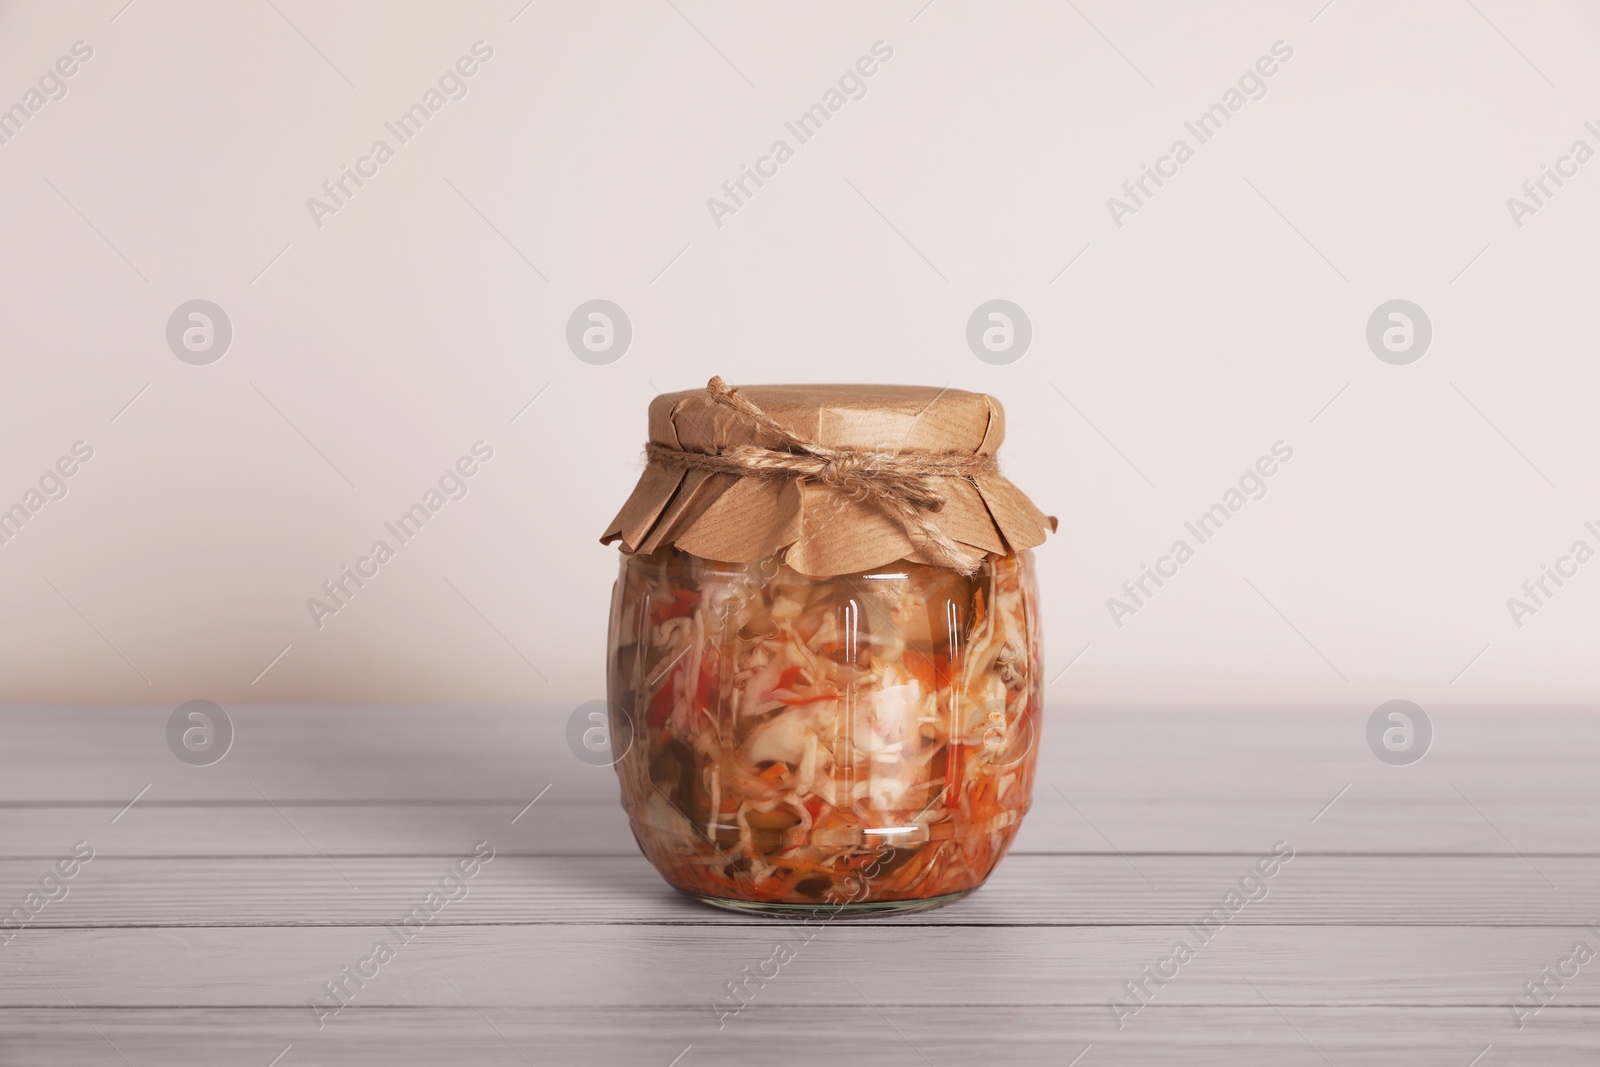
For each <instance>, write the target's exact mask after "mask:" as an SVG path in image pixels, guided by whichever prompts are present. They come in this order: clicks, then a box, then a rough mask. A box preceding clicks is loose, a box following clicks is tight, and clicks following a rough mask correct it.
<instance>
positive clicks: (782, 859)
mask: <svg viewBox="0 0 1600 1067" xmlns="http://www.w3.org/2000/svg"><path fill="white" fill-rule="evenodd" d="M1036 604H1037V594H1036V592H1035V587H1034V582H1033V572H1032V560H1031V557H1030V554H1029V553H1028V552H1026V551H1024V552H1022V553H1020V554H1013V555H1009V556H1005V557H1001V558H991V559H989V560H988V561H986V562H985V563H984V565H983V566H982V567H981V568H980V569H979V570H978V571H977V573H975V574H974V575H972V576H971V577H970V578H969V577H964V576H962V575H960V574H957V573H955V572H953V571H950V570H946V569H942V568H937V567H930V566H924V565H921V564H912V563H900V564H896V565H894V566H891V567H887V568H883V569H880V570H877V571H873V572H868V573H864V574H854V575H843V576H839V577H835V578H824V579H812V578H807V577H804V576H802V575H800V574H798V573H796V572H794V571H792V570H790V569H789V568H788V567H786V566H784V565H783V564H782V563H781V562H779V561H777V560H767V561H765V562H763V563H756V564H729V563H714V562H710V561H706V560H703V559H699V558H697V557H694V556H691V555H688V554H685V553H681V552H678V551H677V550H675V549H670V548H669V549H665V550H663V551H661V552H658V553H656V554H654V555H650V556H645V555H638V556H632V557H627V558H625V559H624V561H623V567H622V576H621V578H620V579H619V581H618V583H617V588H616V591H615V595H614V602H613V605H612V622H611V626H612V634H611V638H612V648H613V649H614V650H615V651H614V655H613V659H612V663H611V667H610V679H609V684H610V693H611V697H612V705H613V714H620V715H626V716H628V717H629V719H630V723H629V724H628V726H629V727H631V730H627V731H624V730H622V729H620V728H619V729H618V730H616V731H614V732H615V734H616V735H617V736H623V735H624V734H627V735H629V736H632V737H633V738H634V742H633V745H632V747H631V748H630V749H629V751H628V752H627V754H626V755H625V756H624V757H623V758H622V760H621V761H620V762H619V763H618V764H617V770H618V773H619V775H620V777H621V782H622V794H623V803H624V805H625V806H626V808H627V810H628V813H629V816H630V819H631V822H632V825H633V831H634V835H635V837H636V838H637V839H638V841H639V846H640V848H641V849H642V850H643V851H644V853H645V855H646V856H647V857H648V858H649V859H650V860H651V862H652V863H654V864H655V866H656V867H657V869H659V870H660V871H661V872H662V873H663V875H664V876H665V877H666V878H667V880H668V881H669V882H670V883H672V884H673V885H674V886H676V887H677V888H678V889H680V890H682V891H684V892H686V893H689V894H690V895H692V896H695V897H697V898H700V899H709V900H710V901H711V902H718V901H728V902H731V901H744V902H755V903H757V904H758V905H759V904H762V903H765V904H771V905H775V906H777V907H780V908H781V907H783V906H806V905H809V906H818V905H821V904H826V903H839V902H843V901H848V902H849V903H850V905H851V906H857V905H861V904H866V905H873V904H887V903H889V902H895V901H925V900H931V899H934V898H946V897H949V898H953V897H954V896H955V895H959V894H962V893H965V892H968V891H970V890H972V889H973V888H975V887H976V886H978V885H979V884H980V883H982V881H983V880H984V879H985V878H986V877H987V876H988V874H989V872H990V870H991V869H992V868H993V867H994V865H995V864H996V863H997V862H998V861H999V860H1000V858H1001V856H1002V855H1004V853H1005V851H1006V848H1007V847H1008V846H1009V845H1010V843H1011V840H1012V838H1013V837H1014V836H1015V834H1016V831H1017V827H1018V824H1019V823H1020V821H1021V819H1022V816H1023V815H1024V814H1025V813H1026V811H1027V809H1028V805H1029V799H1030V797H1031V795H1032V787H1033V772H1034V755H1035V745H1036V742H1037V739H1038V735H1039V720H1040V714H1041V705H1042V689H1043V686H1042V682H1041V680H1040V670H1041V667H1040V651H1039V646H1038V632H1039V627H1038V621H1037V618H1036V614H1037V607H1036Z"/></svg>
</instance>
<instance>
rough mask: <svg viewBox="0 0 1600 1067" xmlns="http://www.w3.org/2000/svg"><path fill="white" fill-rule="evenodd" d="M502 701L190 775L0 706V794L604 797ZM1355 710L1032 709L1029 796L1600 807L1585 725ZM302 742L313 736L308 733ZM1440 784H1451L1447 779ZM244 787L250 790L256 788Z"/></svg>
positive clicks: (299, 722) (129, 746) (95, 711)
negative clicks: (0, 744) (546, 792)
mask: <svg viewBox="0 0 1600 1067" xmlns="http://www.w3.org/2000/svg"><path fill="white" fill-rule="evenodd" d="M567 710H568V709H560V708H550V707H544V708H538V709H528V708H501V707H467V708H449V707H366V706H361V707H319V706H293V707H269V706H245V707H238V708H235V709H233V711H232V718H233V720H234V727H235V738H234V743H233V748H232V750H231V751H230V752H229V753H228V755H227V756H226V757H225V758H224V759H223V760H222V761H221V762H219V763H217V764H215V765H213V766H211V767H190V766H188V765H186V764H184V763H182V762H180V761H179V760H178V759H177V758H176V757H174V756H173V755H172V754H171V753H170V752H168V751H167V749H166V738H165V726H166V719H167V716H168V714H170V711H171V709H169V708H149V707H145V708H121V709H107V708H80V707H61V708H56V707H49V708H43V707H10V708H5V709H0V732H3V735H4V736H5V737H6V739H7V744H6V746H5V747H4V750H3V751H0V802H12V803H16V802H30V803H37V802H55V803H59V802H63V801H78V800H98V801H102V802H104V803H107V804H112V803H115V804H118V805H121V804H126V803H127V802H128V800H129V799H131V798H132V797H133V796H135V795H136V794H138V793H139V792H140V791H141V790H144V789H145V787H146V786H148V787H149V792H148V793H147V797H146V798H147V799H149V800H168V801H171V800H214V799H222V800H243V801H251V802H256V801H259V800H260V797H261V793H265V794H266V795H267V796H269V797H270V798H271V799H272V800H274V801H276V802H278V803H282V802H284V801H303V800H326V801H334V800H337V801H348V800H432V799H445V800H480V801H485V802H493V803H499V804H518V805H519V806H520V805H521V804H526V803H527V801H528V800H529V799H531V798H532V797H533V796H534V795H535V794H537V793H538V791H539V790H540V789H542V788H544V786H545V785H547V784H549V783H551V782H560V783H561V788H562V792H563V793H564V795H566V796H567V797H568V798H569V799H589V800H610V799H613V798H614V797H615V796H616V782H615V779H614V776H613V775H612V774H611V772H610V771H609V770H608V769H606V768H591V767H587V766H585V765H583V764H582V763H580V762H579V761H578V760H576V758H574V757H573V756H572V755H571V753H570V752H569V751H568V749H567V745H566V740H565V723H566V711H567ZM1366 715H1367V710H1361V711H1350V712H1336V713H1335V712H1328V713H1294V714H1265V713H1227V714H1202V713H1187V714H1185V713H1146V712H1117V713H1107V712H1073V713H1071V714H1063V713H1062V712H1061V711H1060V710H1055V711H1052V712H1051V713H1050V714H1049V715H1048V724H1047V726H1046V728H1045V730H1044V732H1043V743H1042V747H1041V750H1040V760H1041V767H1042V770H1041V777H1040V789H1039V792H1040V794H1041V795H1043V794H1044V793H1046V792H1053V789H1052V787H1051V785H1050V783H1054V784H1055V785H1056V786H1059V787H1060V788H1062V789H1063V790H1064V791H1065V792H1066V793H1067V794H1068V795H1069V796H1071V797H1072V798H1073V799H1074V800H1079V799H1089V800H1118V801H1126V800H1158V801H1170V800H1174V799H1214V800H1244V799H1266V800H1289V801H1296V802H1305V803H1307V804H1311V805H1313V806H1317V805H1320V804H1323V803H1326V801H1327V800H1328V799H1329V798H1331V797H1332V796H1334V795H1335V794H1336V793H1337V792H1338V791H1339V790H1341V789H1343V788H1344V787H1345V786H1346V785H1350V786H1351V787H1352V789H1351V794H1352V798H1354V797H1364V798H1366V799H1368V800H1375V799H1385V800H1398V799H1412V800H1422V801H1432V802H1440V801H1443V800H1445V799H1447V798H1449V797H1452V796H1455V795H1456V794H1455V792H1454V789H1455V787H1457V786H1459V787H1460V788H1461V789H1463V790H1465V791H1466V792H1467V793H1468V795H1469V796H1470V797H1471V798H1472V799H1473V800H1474V801H1476V802H1480V803H1482V802H1495V803H1515V802H1528V801H1534V800H1539V801H1565V802H1569V803H1577V802H1600V775H1596V774H1594V772H1593V768H1594V766H1595V763H1596V761H1597V760H1600V717H1589V716H1581V715H1570V714H1548V713H1545V714H1536V713H1531V712H1530V713H1525V714H1504V715H1489V714H1476V713H1472V714H1469V713H1446V712H1444V711H1441V712H1440V713H1439V714H1438V715H1436V716H1435V721H1434V726H1435V734H1436V739H1435V742H1434V746H1433V750H1432V751H1431V752H1430V753H1429V755H1428V756H1427V757H1426V758H1425V759H1423V760H1422V761H1421V762H1419V763H1416V764H1414V765H1412V766H1409V767H1391V766H1388V765H1386V764H1384V763H1381V762H1379V761H1378V760H1377V759H1376V758H1375V757H1374V756H1373V755H1372V754H1371V752H1369V751H1368V750H1367V748H1366V742H1365V723H1366ZM312 739H314V740H312ZM1452 783H1453V784H1452ZM258 790H259V792H258Z"/></svg>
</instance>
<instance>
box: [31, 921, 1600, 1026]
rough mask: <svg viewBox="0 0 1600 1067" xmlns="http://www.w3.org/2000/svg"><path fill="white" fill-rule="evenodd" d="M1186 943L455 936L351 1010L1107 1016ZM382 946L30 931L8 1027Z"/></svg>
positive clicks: (1527, 948) (605, 932) (1455, 990)
mask: <svg viewBox="0 0 1600 1067" xmlns="http://www.w3.org/2000/svg"><path fill="white" fill-rule="evenodd" d="M1180 936H1183V935H1182V932H1181V931H1179V930H1178V929H1177V928H1174V927H1161V926H1135V927H1051V926H1046V927H1030V926H955V927H933V926H930V927H923V928H920V929H918V930H917V931H916V932H915V933H914V934H913V933H912V932H910V931H908V930H906V929H904V928H900V927H895V926H891V925H851V924H846V923H838V922H836V923H831V924H825V925H823V926H822V927H821V928H820V929H819V930H818V931H817V933H816V934H815V935H814V936H813V937H812V938H811V939H810V940H809V941H806V940H805V937H804V931H803V930H801V929H799V928H798V927H795V928H790V929H787V930H783V929H779V928H776V927H774V926H773V925H772V924H770V923H763V924H752V925H711V926H704V925H697V926H653V927H652V926H645V927H639V926H556V925H550V926H537V925H535V926H439V927H434V928H429V929H425V930H423V931H422V932H421V933H419V934H418V935H417V936H416V937H415V939H414V940H412V941H411V942H410V943H409V944H403V945H399V947H398V948H397V951H396V955H395V958H394V959H392V960H391V961H390V962H389V963H388V964H387V965H385V966H383V967H381V968H380V969H378V971H377V973H376V976H375V977H373V978H372V979H371V980H370V981H368V982H367V983H366V985H365V987H364V988H361V989H359V990H358V991H356V993H355V994H354V997H353V999H354V1002H355V1003H356V1004H357V1005H359V1006H362V1007H365V1006H377V1005H388V1006H405V1005H430V1004H433V1005H448V1004H453V1003H457V1002H458V1000H459V997H460V996H461V995H462V994H465V996H466V997H468V998H469V999H470V1000H471V1002H472V1003H474V1004H476V1005H477V1006H478V1007H480V1008H484V1009H485V1010H487V1009H489V1008H499V1007H515V1006H529V1005H538V1006H543V1007H550V1006H588V1007H601V1006H605V1007H615V1008H627V1007H634V1006H640V1005H654V1006H672V1005H677V1006H686V1007H694V1008H702V1009H703V1008H705V1007H706V1005H707V1004H708V1003H709V1002H710V1000H711V998H713V997H721V996H725V995H727V983H728V982H730V981H732V980H734V979H736V978H739V977H740V976H741V975H742V973H743V969H744V968H745V967H747V966H748V967H750V968H752V969H756V968H761V967H763V966H764V964H765V961H768V960H770V959H773V958H774V957H775V953H776V952H777V949H778V945H779V944H780V943H782V944H784V945H787V946H789V947H790V948H791V949H792V951H793V952H794V957H793V959H791V960H790V961H789V962H788V964H787V965H786V966H783V967H781V968H780V969H779V971H778V975H777V977H776V978H774V979H773V980H772V981H771V982H769V983H768V984H767V986H766V987H765V988H763V989H762V990H761V992H760V999H761V1002H762V1003H763V1004H764V1005H765V1004H771V1005H773V1006H775V1007H784V1006H792V1007H798V1006H805V1007H807V1008H815V1007H819V1006H825V1005H832V1004H839V1003H849V1002H852V1001H853V1000H854V999H855V997H854V994H853V992H852V990H851V987H850V984H849V981H847V980H846V979H849V980H850V981H855V982H856V983H857V984H858V985H859V986H860V988H861V990H862V991H863V992H865V993H867V995H868V996H870V997H871V999H872V1000H873V1001H874V1002H875V1003H878V1004H881V1005H888V1004H924V1005H929V1004H966V1005H986V1006H989V1007H991V1008H993V1009H995V1010H997V1011H1005V1010H1010V1009H1012V1008H1015V1007H1018V1006H1027V1005H1033V1006H1044V1005H1079V1006H1083V1007H1100V1008H1103V1007H1104V1005H1105V1004H1106V1002H1107V1000H1108V999H1109V998H1111V997H1113V996H1118V995H1122V991H1123V985H1124V983H1125V982H1127V981H1130V980H1132V979H1135V978H1137V977H1139V975H1140V972H1141V969H1142V968H1143V967H1145V966H1147V965H1152V966H1153V965H1154V964H1155V963H1156V961H1158V960H1159V959H1162V958H1164V957H1167V956H1169V955H1170V954H1171V952H1172V946H1173V944H1174V941H1175V939H1176V938H1178V937H1180ZM382 938H388V939H390V940H391V941H394V942H398V939H397V938H396V936H395V935H394V934H392V933H390V932H388V931H387V930H386V929H385V928H383V927H377V926H339V927H321V928H315V929H311V928H304V927H286V928H266V929H264V928H255V927H250V928H240V927H209V928H192V929H94V930H26V931H23V932H22V933H21V934H19V935H18V936H17V937H16V939H15V940H13V941H12V942H11V943H10V944H8V945H6V946H5V948H4V952H5V962H6V965H5V967H4V969H0V1007H52V1006H56V1005H59V1004H60V1003H61V998H62V997H63V996H64V997H65V998H66V999H67V1000H69V1001H71V1002H72V1003H74V1004H77V1005H79V1006H97V1007H139V1006H152V1007H246V1006H256V1007H272V1006H277V1007H299V1006H302V1005H304V1003H305V1002H306V1000H307V998H309V997H312V996H314V995H318V994H319V993H320V992H322V991H323V990H324V987H325V983H327V982H328V981H330V980H332V979H333V978H335V977H338V976H339V975H340V974H341V971H342V968H344V967H345V966H346V965H349V966H352V967H354V966H357V965H359V963H360V961H361V960H363V959H367V958H370V957H371V956H372V953H373V950H374V946H375V944H376V943H377V942H378V941H379V939H382ZM1582 938H1590V939H1591V941H1590V944H1591V945H1592V944H1593V940H1592V939H1593V938H1594V934H1593V933H1592V932H1591V931H1588V930H1586V929H1584V928H1581V927H1577V926H1572V927H1544V928H1540V929H1538V930H1528V929H1508V928H1501V927H1482V928H1478V929H1474V930H1472V931H1470V932H1464V931H1462V930H1461V929H1458V928H1451V927H1396V926H1383V927H1376V926H1348V927H1325V926H1288V927H1284V926H1248V925H1237V926H1233V927H1230V928H1227V929H1224V930H1222V931H1221V932H1220V933H1218V934H1217V935H1216V936H1215V938H1214V939H1213V940H1212V941H1211V942H1210V943H1209V944H1205V945H1203V946H1200V947H1198V949H1197V951H1196V952H1195V956H1194V958H1193V959H1192V960H1191V961H1190V962H1189V963H1188V964H1186V965H1184V966H1183V967H1182V969H1181V971H1180V972H1179V973H1178V976H1177V977H1176V978H1175V979H1173V980H1172V981H1170V982H1168V983H1167V984H1166V986H1165V987H1164V988H1162V989H1161V990H1160V991H1159V993H1158V994H1157V998H1156V1003H1157V1004H1159V1005H1160V1006H1163V1007H1165V1006H1176V1005H1191V1006H1201V1005H1234V1006H1241V1007H1244V1006H1254V1005H1259V1004H1260V1003H1261V996H1262V995H1263V994H1265V995H1266V996H1267V997H1268V998H1270V999H1271V1001H1272V1002H1273V1003H1275V1004H1277V1005H1278V1006H1280V1007H1288V1006H1303V1007H1316V1006H1319V1005H1334V1006H1349V1007H1355V1006H1362V1005H1368V1006H1371V1005H1390V1006H1399V1005H1407V1006H1418V1007H1420V1006H1428V1005H1435V1006H1436V1005H1441V1004H1444V1005H1454V1006H1476V1007H1482V1008H1496V1009H1500V1010H1501V1011H1505V1004H1506V1002H1507V1000H1508V998H1510V997H1511V996H1513V995H1514V994H1517V993H1518V992H1519V991H1520V990H1521V989H1522V987H1523V983H1524V982H1526V981H1529V980H1530V979H1533V978H1536V977H1538V976H1539V974H1540V969H1541V968H1542V967H1544V966H1545V965H1547V964H1553V963H1554V962H1555V961H1556V960H1557V959H1559V958H1562V957H1564V956H1566V955H1567V954H1568V953H1569V952H1570V951H1571V948H1572V946H1573V945H1574V944H1575V943H1576V942H1577V941H1578V940H1580V939H1582ZM1191 940H1194V939H1193V938H1191ZM770 969H771V968H770V967H769V968H768V970H769V971H770ZM368 972H369V973H371V968H368ZM47 980H48V982H47ZM49 982H53V983H54V984H55V986H56V987H57V990H59V992H57V990H53V989H51V987H50V985H49V984H48V983H49ZM452 982H453V983H455V987H456V988H459V990H460V993H458V992H457V991H456V988H452V986H451V983H452ZM1258 990H1259V991H1260V992H1258ZM1558 1000H1559V1002H1560V1003H1561V1004H1562V1005H1565V1006H1569V1007H1600V985H1596V983H1594V982H1593V981H1584V982H1573V983H1571V984H1570V986H1569V988H1568V989H1567V990H1563V991H1562V992H1561V993H1560V995H1559V997H1558ZM1507 1018H1508V1019H1509V1013H1507Z"/></svg>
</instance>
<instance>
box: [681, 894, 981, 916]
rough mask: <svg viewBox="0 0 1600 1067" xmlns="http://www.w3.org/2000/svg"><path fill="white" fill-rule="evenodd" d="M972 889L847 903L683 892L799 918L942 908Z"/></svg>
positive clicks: (747, 911)
mask: <svg viewBox="0 0 1600 1067" xmlns="http://www.w3.org/2000/svg"><path fill="white" fill-rule="evenodd" d="M974 889H976V887H974ZM972 892H973V889H963V890H961V891H960V892H958V893H944V894H942V895H940V896H937V897H924V898H922V899H920V900H867V901H858V902H854V903H848V904H822V903H818V904H783V903H778V902H775V901H766V900H734V899H732V898H730V897H707V896H701V895H700V894H699V893H687V892H686V893H684V896H686V897H688V898H689V899H690V900H696V901H699V902H700V903H701V904H709V905H710V906H711V907H713V908H722V909H723V910H725V911H736V912H740V913H742V914H744V915H764V916H766V917H768V918H771V919H802V918H808V917H814V916H821V917H823V918H824V919H871V918H876V917H878V916H882V915H904V914H906V913H908V912H913V911H929V910H931V909H933V908H942V907H944V906H945V905H946V904H954V903H955V902H956V901H958V900H960V899H961V898H962V897H964V896H967V895H969V894H971V893H972Z"/></svg>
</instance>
